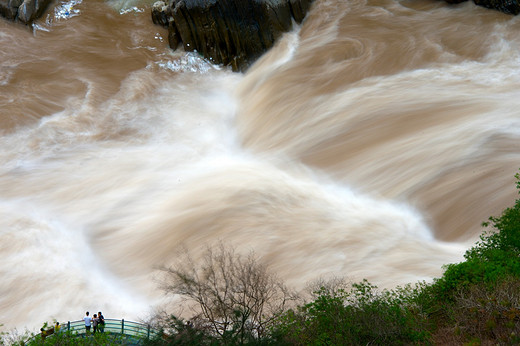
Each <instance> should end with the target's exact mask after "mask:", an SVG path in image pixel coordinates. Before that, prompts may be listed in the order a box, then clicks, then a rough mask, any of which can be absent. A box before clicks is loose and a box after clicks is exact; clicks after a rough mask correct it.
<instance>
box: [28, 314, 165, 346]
mask: <svg viewBox="0 0 520 346" xmlns="http://www.w3.org/2000/svg"><path fill="white" fill-rule="evenodd" d="M64 333H70V334H72V335H73V336H77V337H81V338H83V337H87V336H93V335H94V328H93V327H91V328H90V332H88V333H87V330H86V328H85V322H84V321H83V320H78V321H68V322H66V323H64V324H61V323H60V327H59V329H58V330H56V329H55V327H49V328H47V329H46V330H45V331H44V332H43V334H42V333H38V334H36V335H34V336H33V337H32V338H31V339H30V340H28V342H26V345H31V344H33V342H34V341H36V340H40V339H41V338H43V339H45V338H53V337H56V336H57V335H60V334H64ZM98 333H99V334H107V335H113V336H122V337H124V340H125V342H124V343H123V344H126V345H139V344H140V343H141V341H142V340H144V339H150V338H154V337H156V336H157V335H159V332H158V331H157V330H155V329H153V328H152V327H151V326H150V325H149V324H144V323H139V322H134V321H127V320H125V319H121V320H118V319H111V318H105V325H104V328H103V331H102V332H101V331H100V330H99V329H98V331H97V332H96V334H98ZM87 334H88V335H87Z"/></svg>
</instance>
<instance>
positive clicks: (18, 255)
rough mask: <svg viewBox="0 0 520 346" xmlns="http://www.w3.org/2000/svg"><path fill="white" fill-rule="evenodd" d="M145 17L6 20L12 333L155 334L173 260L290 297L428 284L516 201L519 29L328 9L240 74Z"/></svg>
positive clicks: (0, 61)
mask: <svg viewBox="0 0 520 346" xmlns="http://www.w3.org/2000/svg"><path fill="white" fill-rule="evenodd" d="M149 3H150V2H148V3H146V2H137V1H135V2H132V1H109V2H103V1H101V0H88V1H87V0H84V1H83V2H81V1H80V0H76V1H57V2H55V4H54V5H53V6H51V8H49V10H48V12H47V13H46V15H45V16H44V17H43V18H42V19H40V20H39V21H38V22H37V23H36V24H35V25H34V26H33V28H28V27H25V26H22V25H20V24H15V23H11V22H8V21H5V20H0V47H1V49H0V258H1V259H2V260H1V261H0V278H1V283H0V324H4V327H3V328H4V330H5V329H6V328H7V329H9V328H12V327H15V326H16V327H17V328H19V329H23V328H24V327H27V328H29V329H31V330H32V329H39V327H40V326H41V324H42V323H43V322H45V321H52V320H53V319H57V320H59V321H67V320H77V319H80V318H82V316H83V314H84V312H85V311H86V310H90V311H99V310H101V311H103V312H104V315H105V316H106V317H107V318H125V319H132V320H138V319H142V318H146V317H147V316H148V314H149V313H150V312H151V311H152V310H153V309H154V307H155V306H157V305H161V304H162V302H163V300H164V296H163V294H162V292H161V291H160V290H159V289H158V288H157V287H158V282H157V281H156V274H157V269H156V268H157V267H158V266H160V265H168V264H169V263H172V261H175V259H176V253H177V251H178V249H179V248H180V247H185V248H188V249H190V250H191V251H192V252H193V253H194V254H195V256H197V253H199V252H200V251H201V250H202V249H203V248H204V247H205V246H208V245H211V244H215V243H217V242H219V241H224V242H226V243H229V244H233V245H234V246H235V247H236V248H237V249H238V251H240V252H249V251H254V252H255V253H256V255H257V256H258V257H259V258H261V260H262V261H264V262H265V263H266V264H268V265H269V267H270V269H271V270H272V271H274V272H276V273H277V274H278V275H279V276H280V277H282V278H284V279H285V281H286V283H287V284H289V285H290V286H292V287H294V288H296V289H302V288H303V287H304V286H305V285H306V284H307V283H309V282H311V281H312V280H315V279H317V278H320V277H321V278H323V277H329V276H344V277H347V278H349V279H351V280H354V281H357V280H361V279H363V278H367V279H369V280H370V281H371V282H373V283H375V284H377V285H379V286H380V287H394V286H396V285H402V284H406V283H413V282H417V281H420V280H427V281H429V280H432V279H433V278H434V277H438V276H439V275H441V273H442V269H441V266H442V265H443V264H446V263H451V262H456V261H459V260H461V259H462V255H463V253H464V251H465V249H467V248H468V247H469V246H471V244H473V242H474V241H475V240H476V239H478V236H479V234H480V233H481V232H482V231H483V229H482V227H481V223H482V222H483V221H485V220H486V219H487V218H488V217H489V216H491V215H497V214H499V213H500V211H501V210H502V209H503V208H505V207H507V206H510V205H512V203H513V201H514V199H515V197H516V196H517V194H516V190H515V187H514V182H515V179H514V174H515V173H516V172H517V171H518V168H519V167H520V150H519V149H520V116H519V112H520V88H519V87H520V68H519V66H520V37H519V36H518V34H517V33H518V32H519V31H520V22H519V20H520V18H516V17H513V16H509V15H505V14H502V13H499V12H496V11H492V10H487V9H484V8H481V7H477V6H475V5H473V3H472V2H467V3H465V4H463V5H458V6H450V5H447V4H445V3H444V2H442V1H433V0H431V1H430V0H428V1H427V0H413V1H397V0H386V1H385V0H379V1H369V0H365V1H362V0H353V1H340V0H316V2H315V4H314V6H313V8H312V10H311V12H310V13H309V15H308V16H307V18H306V20H305V22H304V23H303V24H302V25H301V26H299V27H295V28H294V30H293V31H292V32H289V33H287V34H286V35H284V36H283V37H282V38H281V39H280V40H279V42H278V43H277V45H276V46H275V47H274V48H273V49H272V50H271V51H269V52H268V53H266V54H265V55H264V56H263V57H262V58H261V59H260V60H259V61H257V62H256V64H255V65H253V66H252V68H251V69H249V70H248V71H247V73H245V74H239V73H233V72H231V71H230V70H228V69H226V68H222V67H218V66H213V65H211V64H209V63H208V62H206V61H204V60H203V59H201V58H200V57H199V56H197V55H196V54H193V53H190V54H186V53H185V52H183V51H182V49H181V50H179V51H176V52H172V51H170V50H169V48H168V47H167V42H166V37H167V32H166V30H164V29H163V28H161V27H158V26H154V25H153V24H152V22H151V18H150V8H149V7H150V5H149Z"/></svg>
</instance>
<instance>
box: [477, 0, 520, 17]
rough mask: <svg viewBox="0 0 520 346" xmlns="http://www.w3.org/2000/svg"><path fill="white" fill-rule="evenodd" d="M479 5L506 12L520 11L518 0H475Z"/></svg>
mask: <svg viewBox="0 0 520 346" xmlns="http://www.w3.org/2000/svg"><path fill="white" fill-rule="evenodd" d="M473 2H474V3H475V4H477V5H479V6H484V7H487V8H492V9H495V10H499V11H502V12H504V13H509V14H514V15H517V14H519V13H520V3H519V1H518V0H473Z"/></svg>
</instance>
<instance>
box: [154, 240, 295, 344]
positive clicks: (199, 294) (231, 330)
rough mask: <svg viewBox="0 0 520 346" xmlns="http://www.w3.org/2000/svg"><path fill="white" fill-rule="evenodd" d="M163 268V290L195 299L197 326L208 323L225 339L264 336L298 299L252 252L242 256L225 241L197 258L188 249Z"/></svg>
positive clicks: (188, 298) (238, 339)
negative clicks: (288, 306)
mask: <svg viewBox="0 0 520 346" xmlns="http://www.w3.org/2000/svg"><path fill="white" fill-rule="evenodd" d="M162 271H163V273H164V274H165V276H164V278H163V280H162V288H163V289H164V290H165V291H166V292H167V293H169V294H177V295H180V296H182V297H183V298H185V299H187V300H188V301H191V302H195V303H196V304H195V305H196V306H197V309H196V310H195V311H194V312H195V316H193V318H192V320H193V321H194V322H195V323H196V324H197V327H198V328H208V327H209V328H210V330H211V331H212V333H213V334H215V335H217V336H219V337H221V338H223V339H231V338H234V339H236V340H237V341H239V342H243V341H245V340H246V338H251V337H253V338H262V337H264V336H265V335H266V333H267V332H268V330H269V327H270V326H271V325H272V324H273V322H274V319H275V318H276V316H277V315H278V314H279V313H281V312H282V311H284V310H285V309H286V308H287V305H288V304H289V302H291V301H294V300H295V299H296V295H295V294H293V293H291V292H290V291H289V290H288V289H287V287H286V286H285V285H284V284H283V283H282V282H281V281H280V280H279V279H278V278H277V277H276V276H275V275H273V274H270V273H269V272H268V271H267V268H266V267H265V266H264V265H262V264H260V263H259V262H258V261H257V260H256V258H255V257H254V254H253V253H250V254H249V255H248V256H243V255H240V254H238V253H236V252H235V249H234V248H231V247H227V246H225V245H224V244H222V243H220V244H219V245H217V246H213V247H208V248H207V249H206V251H205V252H204V253H203V256H202V258H201V259H200V261H199V262H194V261H193V259H192V257H191V256H190V254H189V253H188V252H187V251H186V252H185V254H184V256H183V258H182V259H181V260H180V261H179V262H178V263H177V264H175V265H173V266H171V267H168V268H163V269H162Z"/></svg>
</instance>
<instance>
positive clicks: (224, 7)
mask: <svg viewBox="0 0 520 346" xmlns="http://www.w3.org/2000/svg"><path fill="white" fill-rule="evenodd" d="M311 3H312V0H170V1H169V3H168V4H166V3H165V2H164V1H158V2H156V3H155V4H154V6H153V8H152V19H153V21H154V23H156V24H159V25H163V26H165V27H166V26H167V27H168V36H169V43H170V47H172V48H173V49H175V48H176V47H177V45H178V44H179V43H180V42H182V44H183V46H184V49H185V50H186V51H197V52H199V53H200V54H202V55H203V56H204V57H206V58H207V59H209V60H211V61H213V62H214V63H216V64H223V65H226V66H232V68H233V70H234V71H242V70H245V69H246V68H247V67H248V66H249V65H250V64H251V63H252V62H253V61H254V60H256V59H257V58H258V57H259V56H260V55H261V54H262V53H264V52H265V51H266V50H268V49H269V48H271V47H272V46H273V44H274V42H275V41H276V40H277V39H278V38H279V37H280V36H281V35H282V34H283V33H284V32H287V31H289V30H290V29H291V28H292V23H293V20H294V21H296V22H297V23H300V22H301V21H302V20H303V19H304V17H305V15H306V13H307V11H308V10H309V8H310V6H311Z"/></svg>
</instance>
